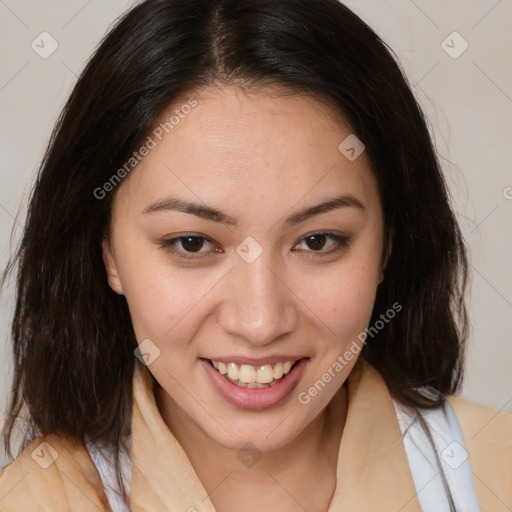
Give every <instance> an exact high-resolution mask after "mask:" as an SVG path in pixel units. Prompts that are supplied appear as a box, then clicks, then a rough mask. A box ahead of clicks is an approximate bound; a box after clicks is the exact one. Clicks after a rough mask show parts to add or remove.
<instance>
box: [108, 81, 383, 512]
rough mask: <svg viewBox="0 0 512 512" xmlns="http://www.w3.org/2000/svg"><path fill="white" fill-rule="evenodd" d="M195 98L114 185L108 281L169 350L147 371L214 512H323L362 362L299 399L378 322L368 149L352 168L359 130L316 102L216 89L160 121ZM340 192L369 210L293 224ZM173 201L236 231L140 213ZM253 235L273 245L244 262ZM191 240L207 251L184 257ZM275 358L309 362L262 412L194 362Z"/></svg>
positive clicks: (378, 219) (137, 323)
mask: <svg viewBox="0 0 512 512" xmlns="http://www.w3.org/2000/svg"><path fill="white" fill-rule="evenodd" d="M191 97H193V98H195V99H196V100H197V102H198V104H197V106H196V107H195V108H194V109H193V110H192V112H191V113H190V114H188V115H187V116H184V118H182V119H180V123H179V125H177V126H176V127H175V128H174V129H173V130H172V131H170V133H169V134H168V135H167V136H166V137H164V138H163V140H162V141H161V142H159V143H158V145H157V146H156V147H155V148H154V149H152V150H151V152H150V153H149V154H148V155H147V156H146V157H145V158H144V159H143V161H142V162H141V163H140V164H139V165H138V166H137V168H136V169H135V170H133V171H132V172H131V174H130V175H129V176H128V177H126V178H125V179H124V180H123V182H122V183H121V184H120V185H119V186H118V189H117V191H116V193H115V196H114V202H113V210H112V223H111V230H110V236H109V238H108V239H106V240H105V241H104V243H103V254H104V261H105V265H106V269H107V273H108V279H109V284H110V286H111V287H112V289H113V290H114V291H116V292H117V293H119V294H123V295H124V296H125V297H126V300H127V302H128V305H129V308H130V313H131V317H132V322H133V326H134V330H135V333H136V336H137V340H138V342H139V343H140V342H142V340H145V339H150V340H151V341H152V343H154V344H155V345H156V346H157V347H158V348H159V350H160V355H159V357H157V358H156V359H155V360H154V362H152V363H151V365H150V366H149V367H148V368H149V370H150V371H151V373H152V374H153V376H154V377H155V379H156V381H157V382H158V386H157V388H156V391H155V399H156V402H157V405H158V408H159V411H160V413H161V415H162V418H163V420H164V421H165V422H166V424H167V425H168V426H169V429H170V430H171V431H172V432H173V434H174V435H175V436H176V438H177V439H178V440H179V442H180V443H181V444H182V446H183V448H184V449H185V451H186V453H187V455H188V456H189V459H190V461H191V463H192V465H193V466H194V469H195V470H196V472H197V474H198V476H199V478H200V480H201V481H202V483H203V485H204V487H205V489H206V490H207V492H208V493H209V495H210V499H211V500H212V502H213V504H214V506H215V507H216V508H217V510H222V511H223V512H231V511H235V510H237V511H239V510H244V511H246V512H251V511H252V510H254V511H256V510H258V511H260V510H262V509H268V510H273V509H275V508H276V505H277V504H278V508H279V510H281V511H284V512H286V511H288V510H290V511H292V510H293V511H296V510H297V509H298V504H300V506H301V507H304V508H305V509H306V510H308V511H310V512H315V511H317V512H320V511H325V510H326V509H327V507H328V504H329V501H330V499H331V497H332V494H333V492H334V489H335V485H336V464H337V458H338V449H339V443H340V439H341V435H342V431H343V426H344V423H345V417H346V412H347V392H346V387H345V386H344V385H343V384H344V383H345V381H346V378H347V376H348V375H349V373H350V371H351V369H352V368H353V366H354V365H355V363H356V360H357V357H354V359H352V361H350V363H349V364H347V365H346V366H344V367H343V370H342V371H339V372H337V373H336V374H335V377H334V378H333V379H332V380H331V382H330V383H329V384H328V385H327V386H325V388H324V389H323V390H322V391H321V392H319V393H318V394H317V395H316V396H315V397H313V398H311V401H310V402H309V403H308V404H306V405H304V404H302V403H301V402H300V401H299V400H298V394H299V393H300V392H305V391H307V390H308V388H309V387H310V386H311V385H312V384H313V383H314V382H315V381H317V380H318V379H319V378H320V377H321V376H322V374H323V373H325V372H326V371H327V370H328V369H329V368H331V367H332V366H333V364H334V362H335V361H336V359H337V357H338V355H340V354H343V353H344V352H345V351H346V350H347V349H348V348H349V347H350V346H351V344H352V343H353V341H354V340H357V336H358V334H360V333H361V332H362V331H363V330H364V329H365V327H367V326H368V323H369V320H370V316H371V312H372V308H373V303H374V300H375V294H376V290H377V286H378V285H379V283H380V282H381V280H382V271H383V264H382V263H383V258H382V255H383V249H384V247H383V215H382V207H381V202H380V198H379V193H378V188H377V183H376V180H375V177H374V175H373V173H372V170H371V168H370V166H369V162H368V160H367V158H366V155H365V153H363V154H362V155H361V156H360V157H359V158H357V159H356V160H355V161H352V162H351V161H349V160H348V159H347V158H346V157H345V156H344V155H343V154H342V153H341V152H340V151H339V150H338V146H339V144H340V143H341V142H342V141H343V140H344V139H345V138H346V137H347V136H348V135H349V134H350V133H351V130H350V128H349V127H348V126H347V124H346V123H345V122H343V119H342V118H341V117H340V116H339V115H336V114H335V113H334V112H333V111H332V109H330V108H329V107H328V105H326V104H324V103H323V102H321V101H320V100H318V99H314V98H313V97H310V96H305V95H297V94H293V95H292V94H286V95H285V94H283V91H281V92H280V91H279V90H278V89H265V90H261V89H260V90H259V91H258V92H250V93H249V92H242V91H241V90H239V89H237V88H235V87H232V86H224V87H215V88H214V87H209V88H204V89H200V90H196V91H194V93H193V94H188V95H187V96H183V98H181V99H180V100H179V101H178V100H177V101H176V102H175V104H174V105H173V107H172V108H170V109H169V111H168V112H166V113H165V115H163V116H162V119H168V118H169V116H170V115H171V114H172V112H173V110H174V109H176V108H179V106H180V105H183V104H185V103H186V101H187V99H189V98H191ZM346 194H350V195H352V196H354V197H356V198H357V199H358V200H359V201H360V202H361V204H362V205H363V208H358V207H353V206H348V207H342V208H338V209H335V210H332V211H329V212H325V213H321V214H319V215H315V216H311V217H309V218H307V219H305V220H304V221H302V222H301V223H299V224H297V225H293V226H287V225H285V223H284V219H285V218H286V217H287V216H288V215H290V214H293V213H295V212H297V211H299V210H302V209H304V208H306V207H308V206H313V205H316V204H318V203H321V202H323V201H325V200H327V199H330V198H332V197H335V196H338V195H346ZM169 195H172V196H175V197H178V198H180V199H183V200H189V201H194V202H197V203H200V204H202V205H204V204H207V205H208V206H212V207H215V208H217V209H219V210H221V211H223V212H225V213H226V214H229V215H232V216H234V217H236V219H237V220H238V225H237V226H236V227H233V226H228V225H227V224H225V223H221V222H214V221H212V220H206V219H202V218H199V217H197V216H195V215H192V214H189V213H183V212H178V211H172V210H169V211H159V212H154V213H143V210H144V209H145V208H147V207H148V206H149V205H151V204H153V203H155V202H157V201H159V200H160V199H163V198H165V197H167V196H169ZM318 231H322V232H326V231H327V232H334V233H336V234H340V235H344V236H346V237H348V238H349V243H348V245H347V246H346V247H342V248H341V249H339V250H337V251H335V252H332V253H331V254H327V253H329V251H330V250H335V249H336V248H337V247H338V244H337V242H336V240H334V239H331V238H329V237H325V238H322V237H320V240H319V241H318V240H317V241H316V242H309V243H308V239H307V238H306V235H310V234H313V233H316V232H318ZM187 233H194V234H196V236H200V235H201V236H204V237H206V238H207V239H208V240H211V242H209V241H208V240H206V241H205V240H203V241H202V243H203V245H202V246H201V245H199V246H198V247H197V248H196V251H199V252H193V251H194V249H193V248H192V249H191V245H190V244H188V245H187V243H186V242H185V243H184V242H183V241H182V242H181V243H180V242H179V241H178V242H176V243H175V244H174V246H172V247H171V248H167V249H166V248H164V247H162V241H163V240H165V239H172V238H174V237H176V236H180V235H181V236H183V235H184V234H187ZM247 237H253V238H254V239H255V240H256V241H257V242H258V243H259V244H260V246H261V247H262V249H263V252H262V254H261V255H260V256H259V257H258V258H257V259H256V260H255V261H254V262H252V263H250V264H249V263H247V262H246V261H244V259H242V258H241V257H240V256H239V255H238V254H237V252H236V248H237V246H239V245H240V244H241V243H242V241H244V239H246V238H247ZM199 242H201V240H200V241H199ZM315 243H316V245H315ZM172 249H174V251H176V253H177V254H173V253H172V252H170V251H171V250H172ZM187 249H188V251H189V252H188V254H189V255H192V256H196V257H197V259H192V260H187V259H182V258H180V257H179V255H178V254H181V255H187ZM358 344H359V345H361V343H359V342H358ZM276 354H282V355H292V356H294V355H295V356H302V355H306V356H308V357H310V361H309V363H308V366H307V367H306V368H305V370H304V372H303V374H302V377H301V379H300V381H299V382H298V384H297V387H296V388H295V389H294V391H293V392H292V393H291V394H290V395H289V396H288V397H287V398H286V399H285V400H284V401H282V402H280V403H279V404H278V405H276V406H274V407H271V408H267V409H264V410H259V411H247V410H242V409H239V408H236V407H234V406H232V405H230V404H229V403H227V402H226V401H225V400H224V399H223V398H222V397H221V396H220V395H218V394H217V392H216V391H215V389H214V388H213V387H212V385H211V384H210V381H209V379H208V377H207V375H206V373H205V371H204V368H203V367H202V365H201V364H200V362H199V358H200V357H206V358H210V359H219V358H218V357H215V356H220V355H232V356H249V357H264V356H267V355H276ZM248 442H250V443H252V444H253V445H255V446H256V447H257V450H258V451H259V453H261V455H262V457H261V458H260V460H259V461H258V462H257V463H256V464H255V465H253V466H251V467H247V466H245V465H244V464H243V463H242V462H241V460H240V458H239V457H238V456H237V455H238V454H239V450H240V449H241V447H243V446H244V445H246V444H247V443H248Z"/></svg>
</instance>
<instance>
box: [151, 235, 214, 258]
mask: <svg viewBox="0 0 512 512" xmlns="http://www.w3.org/2000/svg"><path fill="white" fill-rule="evenodd" d="M208 244H213V242H212V240H210V239H209V238H207V237H205V236H201V235H196V234H193V233H192V234H185V235H181V236H177V237H175V238H172V239H171V240H162V242H161V246H162V248H163V249H165V250H166V251H167V252H170V253H173V254H175V255H176V256H178V257H180V258H184V259H189V260H190V259H194V258H201V257H203V256H205V255H206V253H208V252H211V251H208ZM180 246H181V248H180ZM205 246H206V248H207V249H206V250H202V249H203V248H204V247H205ZM215 252H219V251H215ZM194 253H196V254H198V255H199V256H193V254H194Z"/></svg>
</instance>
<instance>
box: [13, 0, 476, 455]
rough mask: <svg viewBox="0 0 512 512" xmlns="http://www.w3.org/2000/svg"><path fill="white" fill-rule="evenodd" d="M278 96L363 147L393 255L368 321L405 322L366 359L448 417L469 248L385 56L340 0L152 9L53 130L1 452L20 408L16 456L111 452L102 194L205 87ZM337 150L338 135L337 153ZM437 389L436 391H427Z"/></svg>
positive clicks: (128, 347) (112, 389)
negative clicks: (60, 449) (53, 450)
mask: <svg viewBox="0 0 512 512" xmlns="http://www.w3.org/2000/svg"><path fill="white" fill-rule="evenodd" d="M213 84H237V85H239V86H240V87H246V88H253V89H257V90H264V88H265V87H266V86H270V85H277V86H281V87H284V88H285V89H286V90H288V91H290V92H291V93H299V94H302V93H307V94H312V95H315V96H316V97H318V98H321V99H323V100H325V101H326V102H328V103H329V104H330V105H332V106H333V107H334V108H335V110H336V111H337V112H339V113H340V114H341V115H342V116H343V117H344V119H346V120H347V121H348V123H349V124H350V126H351V129H352V131H353V132H354V133H355V134H356V135H357V137H358V138H359V139H360V140H361V141H363V143H364V144H365V146H366V154H367V156H368V157H369V159H370V162H371V166H372V169H373V171H374V173H375V176H376V177H377V180H378V185H379V190H380V194H381V199H382V204H383V209H384V221H385V232H386V236H387V238H388V239H392V240H393V251H392V254H391V257H390V260H389V263H388V266H387V269H386V273H385V279H384V282H383V283H382V284H381V285H380V286H379V288H378V292H377V299H376V302H375V307H374V311H373V316H372V320H371V323H373V322H375V321H377V320H378V319H379V318H380V315H381V314H383V313H384V312H385V311H386V310H387V309H388V308H389V307H390V306H391V305H392V304H394V303H395V302H397V303H399V304H400V305H402V306H403V310H402V311H401V312H400V314H398V315H397V316H396V318H395V319H393V321H391V322H388V323H386V325H385V326H384V328H383V329H381V330H380V331H379V333H378V335H376V336H375V337H374V338H373V339H372V340H370V341H368V343H367V344H366V346H365V348H364V350H363V352H362V357H364V358H365V359H366V360H368V361H369V362H370V363H371V364H373V365H374V366H375V367H376V368H377V369H378V370H379V371H380V372H381V374H382V375H383V377H384V379H385V381H386V383H387V385H388V387H389V389H390V391H391V392H392V393H393V395H394V396H396V397H397V398H398V399H400V400H401V401H402V402H404V403H406V404H409V405H412V406H415V407H419V406H422V407H437V406H439V405H440V404H442V403H443V400H444V397H443V395H445V394H453V393H454V392H456V391H457V390H458V388H459V386H460V383H461V378H462V355H463V344H464V340H465V337H466V331H467V320H466V311H465V306H464V289H465V284H466V274H467V262H466V252H465V246H464V243H463V240H462V237H461V233H460V231H459V228H458V225H457V222H456V219H455V217H454V213H453V211H452V209H451V206H450V202H449V197H448V193H447V187H446V184H445V182H444V179H443V176H442V173H441V169H440V165H439V162H438V158H437V155H436V151H435V149H434V147H433V143H432V141H431V138H430V135H429V131H428V125H427V122H426V120H425V118H424V115H423V113H422V110H421V108H420V106H419V105H418V103H417V101H416V99H415V97H414V95H413V93H412V92H411V88H410V86H409V84H408V81H407V78H406V77H405V74H404V73H403V72H402V70H401V68H400V65H399V64H398V63H397V59H395V58H394V57H393V53H392V51H391V50H390V49H389V48H388V47H387V45H386V44H385V43H384V42H383V41H382V40H381V39H380V38H379V37H378V36H377V35H376V34H375V32H374V31H373V30H372V29H370V28H369V27H368V26H367V25H366V24H365V23H364V22H363V21H362V20H361V19H360V18H359V17H358V16H356V15H355V14H354V13H352V12H351V11H350V10H349V9H348V8H347V7H345V6H344V5H342V4H341V3H339V2H338V1H337V0H258V1H255V0H147V1H144V2H142V3H140V4H139V5H137V6H135V7H134V8H132V9H131V10H130V11H129V12H127V13H126V14H125V15H123V16H122V17H121V18H120V20H118V22H117V23H116V25H115V26H114V27H113V28H112V30H110V32H109V33H108V34H107V36H106V37H105V38H104V40H103V41H102V43H101V44H100V46H99V47H98V49H97V50H96V52H95V53H94V55H93V56H92V58H91V59H90V61H89V62H88V64H87V66H86V68H85V70H84V71H83V73H82V74H81V76H80V77H79V79H78V82H77V84H76V86H75V87H74V89H73V91H72V93H71V96H70V98H69V100H68V101H67V103H66V105H65V108H64V110H63V112H62V114H61V115H60V118H59V119H58V122H57V123H56V126H55V129H54V131H53V133H52V136H51V139H50V142H49V145H48V148H47V150H46V153H45V155H44V159H43V161H42V164H41V167H40V170H39V173H38V176H37V180H36V182H35V186H34V187H33V190H32V194H31V197H30V203H29V207H28V215H27V221H26V224H25V227H24V232H23V236H22V240H21V243H20V245H19V248H18V249H17V251H16V253H15V254H14V256H13V257H12V259H11V261H10V263H9V265H8V267H7V269H6V274H5V275H4V279H5V277H6V276H7V275H8V274H9V273H10V272H12V271H13V270H14V267H17V277H16V293H17V295H16V306H15V313H14V319H13V324H12V338H13V347H14V382H13V384H12V391H11V401H10V406H9V411H8V414H9V417H8V420H7V422H6V424H5V427H4V436H5V447H6V450H7V452H8V454H9V455H10V456H11V457H12V450H11V436H12V433H13V427H14V425H15V419H16V418H17V417H18V416H19V415H20V411H21V408H22V406H23V404H26V407H27V408H28V411H29V413H30V420H29V421H28V422H27V424H26V426H25V427H26V428H25V434H24V435H25V437H24V442H23V447H24V446H26V445H27V444H28V443H29V442H30V441H31V440H32V439H33V438H34V437H35V436H37V435H47V434H50V433H56V434H58V435H61V436H65V437H67V438H70V439H75V440H78V441H81V442H83V441H84V439H85V438H88V439H91V440H92V441H102V442H104V443H105V444H106V445H108V446H110V447H111V448H112V449H113V450H114V452H115V454H116V461H118V449H119V445H120V441H121V440H122V436H123V433H126V429H128V430H129V427H130V422H129V418H130V413H131V404H132V375H133V368H134V361H135V357H134V349H135V348H136V347H137V342H136V339H135V336H134V332H133V329H132V325H131V320H130V315H129V310H128V307H127V303H126V300H125V298H124V297H123V296H120V295H117V294H116V293H114V292H113V291H112V290H111V289H110V288H109V286H108V282H107V278H106V271H105V268H104V265H103V260H102V253H101V241H102V238H103V237H104V235H105V233H106V230H107V228H108V225H109V219H110V210H111V204H112V196H113V194H114V193H115V192H114V191H113V192H111V193H107V195H106V197H105V198H104V199H102V200H99V199H98V198H97V197H95V195H94V190H96V189H97V188H98V187H102V186H103V184H104V183H105V182H107V181H108V180H109V179H110V178H111V177H112V175H113V174H114V173H115V171H116V170H117V169H119V168H121V167H122V166H123V164H124V163H125V162H126V161H127V160H128V159H129V158H130V156H131V154H132V153H133V152H134V151H135V150H136V149H138V148H139V147H140V144H141V142H142V141H143V140H145V138H146V137H147V136H148V134H149V133H150V132H151V130H152V129H153V128H154V125H155V123H156V121H157V119H158V118H159V117H160V116H161V114H162V113H163V112H164V110H165V109H166V108H167V107H168V106H169V105H171V103H172V102H173V101H174V99H175V98H177V97H178V96H179V95H182V94H185V93H187V91H190V90H193V89H194V88H197V87H204V86H209V85H213ZM340 142H341V141H340ZM424 386H426V387H429V388H431V389H434V390H437V391H438V392H440V393H441V394H440V395H439V396H438V397H437V398H432V395H429V394H425V393H423V392H422V391H421V389H418V388H421V387H424Z"/></svg>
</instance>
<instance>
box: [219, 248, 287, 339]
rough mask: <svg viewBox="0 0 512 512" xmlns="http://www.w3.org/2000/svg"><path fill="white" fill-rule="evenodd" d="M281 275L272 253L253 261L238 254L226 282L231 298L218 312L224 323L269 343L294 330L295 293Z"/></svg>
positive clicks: (232, 331)
mask: <svg viewBox="0 0 512 512" xmlns="http://www.w3.org/2000/svg"><path fill="white" fill-rule="evenodd" d="M276 274H277V275H276ZM278 276H279V274H278V270H277V269H274V268H273V265H272V261H271V258H270V255H269V254H265V253H264V252H263V253H262V254H261V255H260V256H259V257H258V258H257V259H256V260H255V261H253V262H252V263H248V262H247V261H245V260H244V259H243V258H237V260H236V262H235V264H234V268H233V269H232V270H231V272H230V279H229V283H228V284H227V286H228V287H229V289H230V290H231V293H229V294H228V295H229V300H228V301H227V302H226V303H224V304H223V305H222V309H221V313H220V315H219V322H220V324H221V327H222V328H223V329H224V330H225V331H226V332H229V333H230V334H231V335H234V336H238V337H243V338H245V339H246V340H247V341H249V342H250V343H252V344H254V345H266V344H268V343H270V342H272V341H273V340H274V339H275V338H276V337H278V336H280V335H282V334H285V333H287V332H291V331H293V329H295V325H296V321H297V311H296V309H295V304H294V301H293V294H292V293H291V292H290V290H289V289H288V288H287V287H286V286H285V285H284V283H283V282H282V281H283V280H284V279H282V278H281V279H279V277H278Z"/></svg>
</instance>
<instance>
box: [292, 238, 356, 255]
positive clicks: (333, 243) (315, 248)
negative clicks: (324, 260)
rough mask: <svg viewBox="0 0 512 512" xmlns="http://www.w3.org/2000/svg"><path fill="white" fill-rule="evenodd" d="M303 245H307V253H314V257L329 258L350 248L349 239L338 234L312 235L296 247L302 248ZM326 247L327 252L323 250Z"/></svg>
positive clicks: (303, 239)
mask: <svg viewBox="0 0 512 512" xmlns="http://www.w3.org/2000/svg"><path fill="white" fill-rule="evenodd" d="M329 242H330V243H329ZM301 244H305V245H306V247H307V248H306V249H305V251H306V252H309V253H313V254H311V256H313V257H315V256H327V255H329V254H332V253H335V252H338V251H341V250H343V249H345V248H346V247H348V244H349V238H348V237H346V236H343V235H338V234H336V233H312V234H310V235H306V236H305V237H304V238H302V240H301V242H300V243H299V244H297V246H296V247H298V246H300V245H301ZM326 245H327V250H322V249H324V248H325V247H326ZM314 253H318V254H314Z"/></svg>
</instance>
